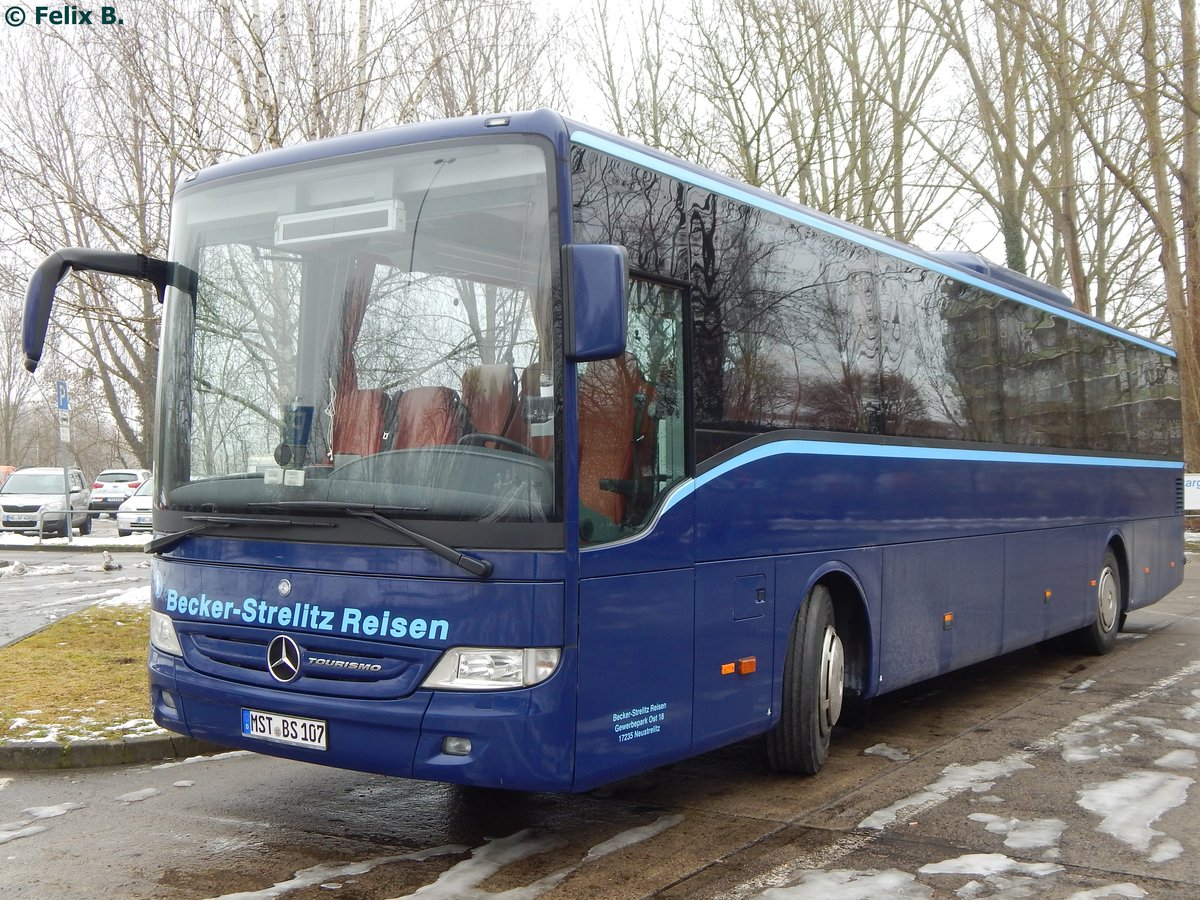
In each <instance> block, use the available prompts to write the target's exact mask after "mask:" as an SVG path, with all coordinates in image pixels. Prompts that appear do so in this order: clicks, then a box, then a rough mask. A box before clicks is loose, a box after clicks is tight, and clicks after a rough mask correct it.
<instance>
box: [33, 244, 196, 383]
mask: <svg viewBox="0 0 1200 900" xmlns="http://www.w3.org/2000/svg"><path fill="white" fill-rule="evenodd" d="M72 269H74V270H76V271H79V272H104V273H106V274H109V275H124V276H125V277H127V278H134V279H137V280H139V281H149V282H150V283H151V284H153V285H154V286H155V287H156V288H158V300H159V302H160V303H161V302H162V299H163V294H164V292H165V291H166V289H167V287H168V286H170V287H176V288H179V289H180V290H182V291H186V292H187V293H189V294H195V292H196V283H197V281H198V278H197V275H196V273H195V272H193V271H192V270H191V269H189V268H188V267H187V266H183V265H180V264H179V263H173V262H168V261H167V260H165V259H158V258H157V257H153V256H147V255H146V254H144V253H121V252H119V251H116V250H89V249H88V248H86V247H64V248H63V249H62V250H56V251H55V252H53V253H51V254H50V255H49V256H47V257H46V258H45V260H43V261H42V264H41V265H39V266H38V267H37V268H36V269H35V270H34V272H33V277H32V278H30V279H29V288H28V290H27V291H26V292H25V318H24V325H23V328H22V344H23V348H24V350H25V368H26V369H27V370H28V371H30V372H33V371H35V370H36V369H37V366H38V363H39V362H40V361H41V358H42V350H43V348H44V347H45V344H46V330H47V328H48V327H49V325H50V309H51V307H52V306H53V305H54V293H55V291H56V290H57V289H58V285H59V284H60V283H61V282H62V280H63V279H64V278H66V277H67V274H68V273H69V272H70V271H71V270H72Z"/></svg>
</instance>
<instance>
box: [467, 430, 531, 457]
mask: <svg viewBox="0 0 1200 900" xmlns="http://www.w3.org/2000/svg"><path fill="white" fill-rule="evenodd" d="M489 441H495V442H496V443H497V444H499V445H500V446H502V447H507V448H508V449H509V450H513V451H515V452H517V453H523V454H524V455H525V456H534V457H537V458H538V459H541V457H540V456H538V454H537V453H535V452H534V451H533V450H531V449H530V448H529V447H527V446H526V445H525V444H522V443H521V442H520V441H514V440H513V439H512V438H506V437H504V436H503V435H500V434H487V433H486V432H483V431H473V432H471V433H470V434H464V435H463V436H462V437H460V438H459V439H458V443H460V444H480V445H482V444H486V443H488V442H489Z"/></svg>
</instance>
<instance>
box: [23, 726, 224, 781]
mask: <svg viewBox="0 0 1200 900" xmlns="http://www.w3.org/2000/svg"><path fill="white" fill-rule="evenodd" d="M228 750H229V748H228V747H221V746H219V745H217V744H211V743H209V742H208V741H199V740H196V739H195V738H190V737H184V736H183V735H181V734H138V735H132V736H130V737H124V738H121V739H119V740H113V741H72V742H69V743H65V744H61V743H58V742H57V741H14V742H12V743H10V744H0V772H3V771H45V770H48V769H84V768H92V767H96V766H127V765H136V764H138V763H148V762H157V761H159V760H163V759H185V758H187V757H189V756H204V755H206V754H212V753H225V752H228Z"/></svg>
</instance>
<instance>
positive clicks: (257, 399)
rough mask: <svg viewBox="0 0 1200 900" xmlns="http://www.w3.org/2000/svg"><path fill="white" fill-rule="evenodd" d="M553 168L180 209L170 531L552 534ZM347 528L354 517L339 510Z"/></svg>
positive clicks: (415, 168) (329, 169) (324, 166)
mask: <svg viewBox="0 0 1200 900" xmlns="http://www.w3.org/2000/svg"><path fill="white" fill-rule="evenodd" d="M549 209H550V196H549V186H548V178H547V153H546V151H545V150H543V149H542V148H541V147H540V146H539V145H536V144H534V143H529V142H519V141H509V142H504V141H489V142H479V141H476V142H462V143H459V144H454V145H448V144H445V143H439V144H436V145H423V146H421V147H417V148H413V149H409V150H404V149H399V150H391V151H389V152H387V153H386V154H371V155H369V156H364V155H358V156H354V157H350V158H341V159H336V160H331V161H328V162H324V163H317V164H310V165H305V166H303V167H298V168H293V169H286V168H285V169H275V170H270V169H268V170H262V171H259V172H256V173H254V174H250V175H245V176H239V177H235V178H228V179H224V180H222V181H219V182H215V183H214V184H212V185H204V184H200V185H198V186H196V187H193V188H190V189H189V188H185V189H184V190H182V191H181V192H180V195H179V197H178V198H177V200H176V206H175V213H174V222H173V230H172V240H171V257H172V259H173V260H175V261H177V262H180V263H182V264H184V265H186V266H188V267H189V268H191V269H192V270H194V271H195V272H196V273H197V274H198V287H197V289H196V293H195V295H194V297H193V296H190V295H186V294H184V293H182V292H179V291H175V290H172V291H171V292H170V294H169V299H168V309H167V313H166V315H165V317H164V334H163V360H164V362H163V365H162V370H161V378H162V384H161V385H160V392H161V396H160V400H161V405H160V407H159V408H160V422H159V427H160V432H159V473H158V474H159V479H160V484H161V486H162V496H163V498H164V500H165V503H166V507H167V508H168V509H175V510H181V511H200V512H204V513H230V512H232V513H248V512H253V513H254V514H255V515H259V516H261V515H271V514H273V513H275V514H280V515H283V514H288V515H292V514H294V512H295V510H296V509H305V510H308V511H312V510H320V511H321V512H322V514H325V513H329V514H333V515H336V514H337V513H338V512H339V510H340V511H342V512H345V511H346V509H348V508H351V507H353V508H356V509H358V510H361V508H362V506H363V505H364V504H369V505H371V506H372V507H373V508H376V509H379V510H381V511H384V512H385V514H386V512H387V511H389V510H390V511H394V512H396V513H397V514H402V515H404V516H406V517H414V518H429V519H442V520H453V521H460V522H462V521H474V522H492V521H507V522H548V521H558V520H560V519H561V515H560V513H559V512H557V506H558V504H557V503H556V499H555V498H556V490H557V487H556V475H555V468H556V467H555V463H554V459H553V456H554V454H553V446H554V441H553V433H554V428H555V415H556V405H555V399H554V398H555V384H554V372H555V365H554V357H553V352H552V349H551V348H552V344H551V342H550V335H551V334H552V332H553V327H552V322H551V307H550V302H551V301H550V298H551V289H550V279H551V272H552V269H551V247H552V240H551V239H552V234H551V228H552V223H551V220H550V213H549ZM342 507H344V508H342Z"/></svg>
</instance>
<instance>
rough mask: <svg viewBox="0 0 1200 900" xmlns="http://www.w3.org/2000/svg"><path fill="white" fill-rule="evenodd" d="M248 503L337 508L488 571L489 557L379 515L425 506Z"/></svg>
mask: <svg viewBox="0 0 1200 900" xmlns="http://www.w3.org/2000/svg"><path fill="white" fill-rule="evenodd" d="M249 505H250V506H273V507H276V508H278V509H311V510H325V509H336V510H340V511H342V512H345V513H348V514H349V515H352V516H354V517H355V518H356V519H363V520H365V521H367V522H374V523H375V524H376V525H378V526H379V527H380V528H387V529H388V530H389V531H395V532H396V533H398V534H402V535H404V536H405V537H406V538H408V539H409V540H410V541H415V542H416V543H418V544H420V545H421V546H422V547H424V548H425V549H426V550H428V551H430V552H431V553H436V554H437V555H438V556H440V557H441V558H442V559H444V560H446V561H447V562H451V563H454V565H456V566H458V567H459V568H460V569H466V570H467V571H468V572H470V573H471V574H472V575H476V576H478V577H479V578H487V577H488V576H489V575H491V574H492V564H491V562H490V561H489V560H486V559H479V558H478V557H475V556H468V555H467V554H465V553H461V552H459V551H458V550H455V549H454V548H453V547H450V546H447V545H446V544H443V543H442V542H441V541H437V540H434V539H433V538H431V537H429V536H428V535H424V534H421V533H420V532H419V531H413V530H412V529H411V528H406V527H405V526H403V525H401V524H400V523H399V522H393V521H392V520H391V519H388V518H385V517H384V516H383V515H382V514H383V513H390V514H391V515H398V514H400V513H413V512H425V511H426V510H425V507H421V506H378V505H376V504H374V503H341V502H339V501H337V500H279V501H274V502H272V501H267V502H264V503H251V504H249Z"/></svg>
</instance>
